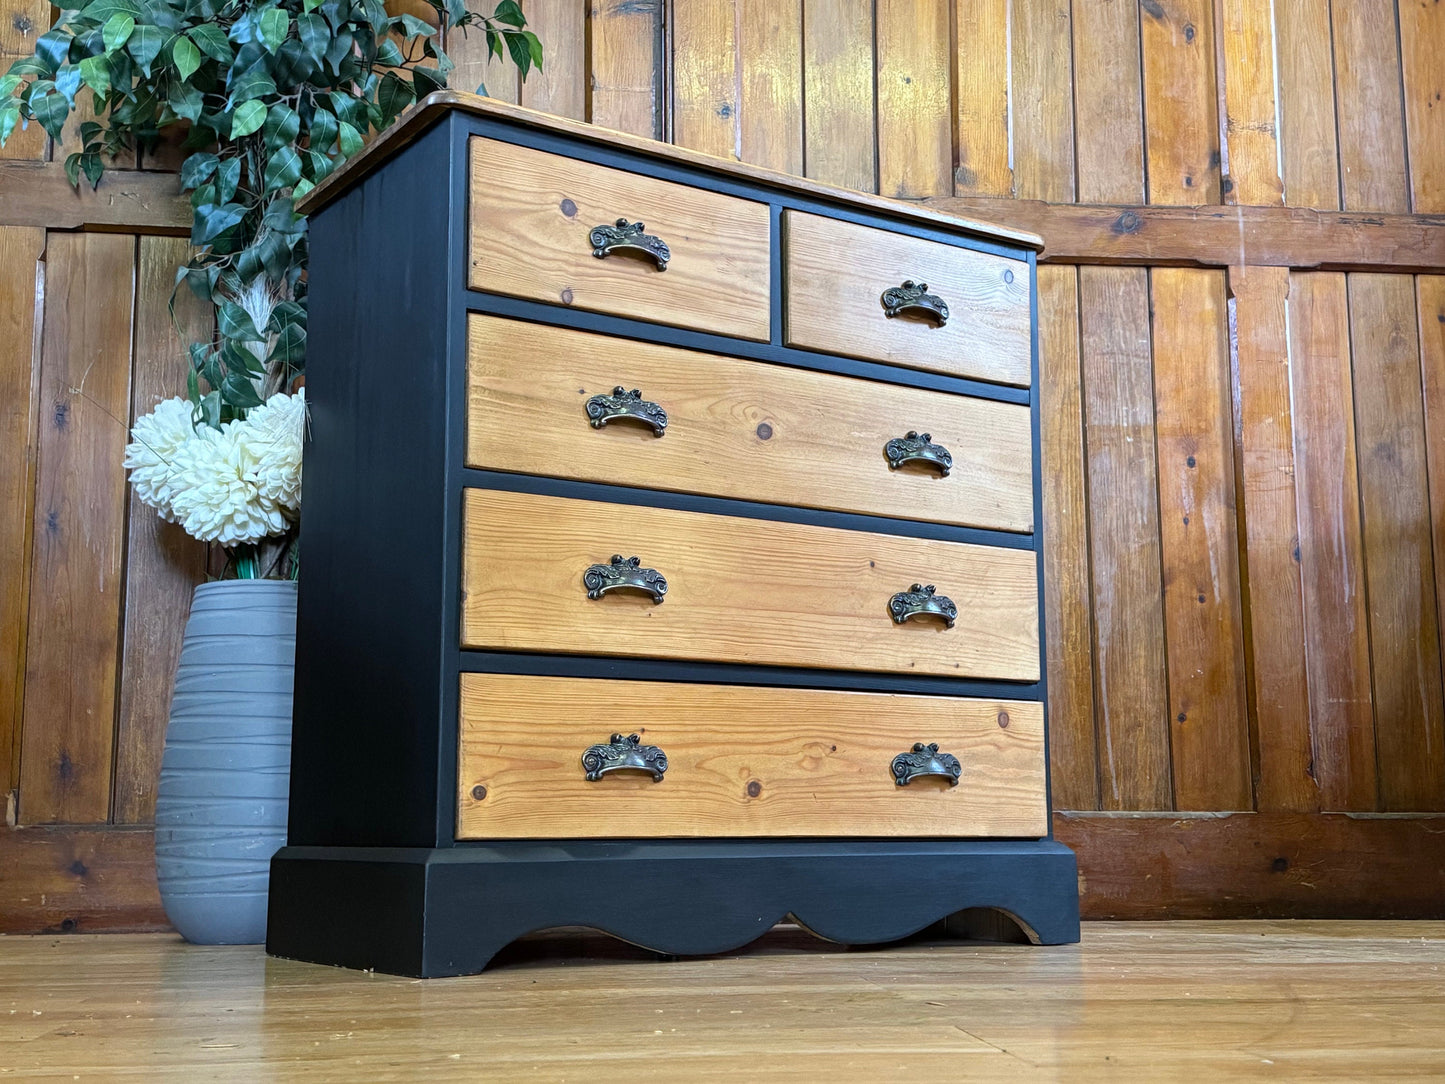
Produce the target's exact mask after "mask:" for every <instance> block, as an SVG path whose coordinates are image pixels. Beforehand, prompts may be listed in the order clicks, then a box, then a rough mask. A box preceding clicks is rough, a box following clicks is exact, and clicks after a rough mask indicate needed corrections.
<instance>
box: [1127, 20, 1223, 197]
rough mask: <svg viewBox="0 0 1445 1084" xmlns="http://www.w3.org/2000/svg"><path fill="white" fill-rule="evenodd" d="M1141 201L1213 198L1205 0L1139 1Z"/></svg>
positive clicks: (1216, 178) (1209, 33) (1212, 86)
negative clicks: (1143, 134)
mask: <svg viewBox="0 0 1445 1084" xmlns="http://www.w3.org/2000/svg"><path fill="white" fill-rule="evenodd" d="M1139 29H1140V34H1141V38H1142V45H1141V50H1142V56H1143V76H1144V115H1145V116H1146V117H1147V118H1148V138H1147V139H1146V140H1145V145H1146V150H1147V163H1146V164H1147V168H1148V178H1149V202H1150V203H1173V204H1182V205H1186V206H1187V205H1190V204H1196V203H1202V204H1209V203H1218V202H1219V189H1220V169H1219V161H1220V151H1219V106H1218V96H1217V91H1216V80H1215V71H1214V10H1213V0H1151V2H1149V3H1141V4H1140V5H1139Z"/></svg>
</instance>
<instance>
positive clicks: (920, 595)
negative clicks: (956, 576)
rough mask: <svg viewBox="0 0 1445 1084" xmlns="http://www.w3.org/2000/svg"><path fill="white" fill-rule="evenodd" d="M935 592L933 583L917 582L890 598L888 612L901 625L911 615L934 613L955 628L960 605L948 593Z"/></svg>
mask: <svg viewBox="0 0 1445 1084" xmlns="http://www.w3.org/2000/svg"><path fill="white" fill-rule="evenodd" d="M933 592H934V588H933V584H931V583H930V584H928V585H927V586H925V585H924V584H921V583H915V584H914V585H913V586H912V587H910V588H909V589H908V590H907V591H899V592H898V594H896V595H894V596H893V597H892V598H891V599H889V600H888V612H889V613H890V614H892V615H893V621H894V623H895V624H898V625H901V624H903V622H905V621H907V620H908V619H909V618H910V617H917V616H918V615H919V614H934V615H935V616H938V617H941V618H943V619H944V621H946V622H948V627H949V628H953V625H954V622H956V621H957V620H958V607H957V606H955V605H954V604H953V599H951V598H949V597H948V596H947V595H936V594H934V593H933Z"/></svg>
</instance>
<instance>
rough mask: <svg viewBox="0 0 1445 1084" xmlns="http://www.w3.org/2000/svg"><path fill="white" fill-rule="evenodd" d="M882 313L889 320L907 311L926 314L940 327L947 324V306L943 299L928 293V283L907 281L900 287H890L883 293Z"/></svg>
mask: <svg viewBox="0 0 1445 1084" xmlns="http://www.w3.org/2000/svg"><path fill="white" fill-rule="evenodd" d="M882 301H883V313H884V315H886V316H888V317H889V318H890V319H891V318H892V317H894V316H897V315H898V314H899V313H902V312H907V311H908V310H909V309H917V310H919V311H920V312H926V313H928V314H929V315H930V316H932V317H933V318H934V320H936V321H938V326H939V327H942V326H943V325H944V324H946V323H948V306H947V305H946V304H944V302H943V298H941V297H939V296H938V295H937V294H931V293H929V292H928V283H926V282H914V281H913V280H912V279H908V280H907V281H906V282H904V284H903V285H902V286H890V287H888V289H886V290H884V291H883V297H882Z"/></svg>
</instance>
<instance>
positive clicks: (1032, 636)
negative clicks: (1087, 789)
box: [462, 490, 1039, 681]
mask: <svg viewBox="0 0 1445 1084" xmlns="http://www.w3.org/2000/svg"><path fill="white" fill-rule="evenodd" d="M463 531H464V535H463V547H462V589H463V599H462V646H463V647H469V648H495V649H502V650H509V651H538V652H562V653H569V654H583V655H619V656H644V657H650V658H669V659H705V660H713V661H719V662H733V663H754V664H760V665H776V666H802V667H821V668H825V669H833V670H865V671H895V672H901V673H908V674H946V675H950V676H954V677H973V678H996V679H1000V680H1012V681H1037V680H1038V677H1039V633H1038V624H1039V622H1038V594H1037V592H1038V584H1037V579H1036V576H1037V570H1036V565H1035V556H1034V553H1033V551H1032V550H1018V549H1003V548H996V547H990V546H975V545H966V544H963V543H958V542H941V541H935V540H931V539H921V538H901V537H897V536H893V535H884V534H872V533H868V532H864V531H849V530H841V529H837V528H830V527H815V526H811V525H807V524H797V523H774V522H770V521H764V520H754V519H744V518H741V517H735V516H725V515H711V514H706V513H701V512H680V511H676V510H673V509H666V508H645V507H638V506H633V505H625V504H611V503H604V502H600V501H583V500H572V499H569V498H562V497H545V496H537V495H534V494H527V493H507V492H500V491H496V490H468V491H467V493H466V496H465V501H464V526H463ZM614 555H619V556H620V557H621V558H622V559H624V561H625V559H626V558H630V557H633V556H636V557H638V558H639V560H640V564H641V567H642V568H643V569H653V570H655V571H656V572H657V573H658V574H660V575H661V576H662V577H663V578H664V579H665V580H666V585H665V593H664V594H663V595H662V602H661V603H660V604H657V603H654V602H653V597H652V596H651V595H649V594H648V593H647V592H646V591H643V590H606V591H604V592H603V593H602V594H601V595H600V596H599V597H597V598H590V597H589V590H588V586H589V580H590V581H591V584H592V586H594V587H595V586H598V585H601V584H605V583H606V581H607V580H608V579H609V576H608V575H607V573H608V572H609V571H610V570H611V564H610V558H612V557H613V556H614ZM594 565H597V566H602V571H599V572H595V573H593V576H591V577H589V576H588V572H589V570H590V569H592V566H594ZM623 571H624V572H626V571H627V570H623ZM632 576H633V578H636V573H635V571H634V572H633V573H632ZM914 584H922V585H932V586H936V587H937V595H939V596H947V598H949V599H951V600H952V602H953V604H954V605H955V606H956V607H957V620H956V623H955V624H954V626H953V627H952V628H949V627H947V626H946V625H945V623H944V620H943V619H942V618H940V617H937V616H933V615H928V614H925V615H920V616H917V617H912V618H909V619H906V620H903V621H902V622H901V623H900V622H897V621H895V620H894V619H893V617H892V616H891V613H890V600H891V599H892V598H893V596H894V595H895V594H897V593H906V592H908V591H909V590H910V588H911V586H912V585H914ZM935 599H936V597H935Z"/></svg>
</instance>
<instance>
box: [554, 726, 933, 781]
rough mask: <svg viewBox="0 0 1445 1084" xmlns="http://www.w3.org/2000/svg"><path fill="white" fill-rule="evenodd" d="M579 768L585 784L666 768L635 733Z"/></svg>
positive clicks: (602, 747) (588, 756) (601, 748)
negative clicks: (628, 771)
mask: <svg viewBox="0 0 1445 1084" xmlns="http://www.w3.org/2000/svg"><path fill="white" fill-rule="evenodd" d="M935 748H936V747H935ZM582 768H583V770H584V771H585V772H586V773H587V781H588V782H589V783H595V782H597V781H598V780H599V779H601V778H602V777H603V776H604V775H606V774H607V773H608V772H617V771H622V770H624V769H629V768H631V769H635V770H637V771H642V772H651V773H652V781H653V782H654V783H661V782H662V773H663V772H665V771H667V754H666V753H664V752H663V751H662V750H661V749H659V748H658V747H657V746H655V745H643V744H642V738H641V737H640V736H638V735H637V734H614V735H612V740H611V741H608V742H606V743H599V744H597V745H593V746H590V747H588V749H587V752H585V753H583V754H582Z"/></svg>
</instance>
